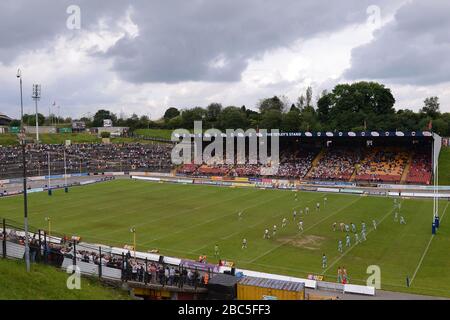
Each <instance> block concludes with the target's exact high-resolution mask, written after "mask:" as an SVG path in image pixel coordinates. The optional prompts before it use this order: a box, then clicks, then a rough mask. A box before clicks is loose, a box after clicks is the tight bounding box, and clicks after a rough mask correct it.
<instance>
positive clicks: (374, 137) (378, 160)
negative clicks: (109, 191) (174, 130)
mask: <svg viewBox="0 0 450 320" xmlns="http://www.w3.org/2000/svg"><path fill="white" fill-rule="evenodd" d="M268 136H270V134H268ZM278 136H279V145H280V147H279V148H280V166H279V169H278V171H277V173H275V174H273V173H272V174H270V176H271V177H273V178H282V179H290V180H302V181H312V182H318V181H319V182H320V181H323V182H325V183H327V184H329V183H332V182H336V183H338V182H353V183H357V184H360V185H365V184H378V183H394V184H400V183H401V184H423V185H429V184H431V183H432V178H433V175H432V172H433V168H432V163H433V157H434V156H436V157H437V155H438V154H439V151H440V147H441V138H440V137H439V136H438V135H436V134H433V133H431V132H428V131H413V132H398V131H397V132H378V131H376V132H375V131H373V132H357V133H354V132H292V133H280V134H278ZM246 144H247V149H248V143H246ZM203 147H205V146H203ZM224 157H225V156H224ZM262 167H263V166H261V165H259V164H236V163H235V164H226V165H224V164H220V165H218V164H214V163H208V164H206V163H204V164H201V165H200V164H193V163H186V164H183V165H181V166H179V167H178V168H177V174H179V175H191V176H197V177H210V176H229V177H247V178H261V177H264V176H267V175H266V174H264V173H263V170H261V169H262Z"/></svg>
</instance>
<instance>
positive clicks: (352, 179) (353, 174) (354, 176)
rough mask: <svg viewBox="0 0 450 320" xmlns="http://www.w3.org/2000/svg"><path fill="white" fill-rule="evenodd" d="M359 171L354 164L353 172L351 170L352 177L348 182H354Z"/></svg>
mask: <svg viewBox="0 0 450 320" xmlns="http://www.w3.org/2000/svg"><path fill="white" fill-rule="evenodd" d="M358 170H359V163H357V164H355V170H353V173H352V176H351V177H350V180H349V181H350V182H352V181H355V178H356V173H357V172H358Z"/></svg>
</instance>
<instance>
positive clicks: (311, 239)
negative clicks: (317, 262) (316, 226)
mask: <svg viewBox="0 0 450 320" xmlns="http://www.w3.org/2000/svg"><path fill="white" fill-rule="evenodd" d="M324 240H325V238H324V237H320V236H315V235H308V236H301V237H300V238H297V237H284V238H279V239H278V241H279V242H283V243H289V244H290V245H292V246H294V247H298V248H302V249H308V250H318V249H320V246H321V245H322V242H323V241H324Z"/></svg>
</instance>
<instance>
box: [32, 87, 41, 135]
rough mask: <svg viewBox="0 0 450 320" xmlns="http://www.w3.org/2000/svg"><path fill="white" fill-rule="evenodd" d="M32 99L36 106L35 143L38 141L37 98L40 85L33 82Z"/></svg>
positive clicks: (39, 95)
mask: <svg viewBox="0 0 450 320" xmlns="http://www.w3.org/2000/svg"><path fill="white" fill-rule="evenodd" d="M31 97H32V98H33V100H34V103H35V107H36V143H39V117H38V104H37V102H38V100H39V99H40V98H41V85H40V84H33V95H32V96H31Z"/></svg>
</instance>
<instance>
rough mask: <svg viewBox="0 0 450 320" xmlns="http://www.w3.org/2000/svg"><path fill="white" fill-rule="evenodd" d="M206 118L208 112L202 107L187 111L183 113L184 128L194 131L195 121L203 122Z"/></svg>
mask: <svg viewBox="0 0 450 320" xmlns="http://www.w3.org/2000/svg"><path fill="white" fill-rule="evenodd" d="M205 117H206V110H205V109H203V108H200V107H195V108H192V109H186V110H184V111H183V112H182V113H181V119H182V126H183V128H185V129H193V128H194V121H203V120H204V119H205Z"/></svg>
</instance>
